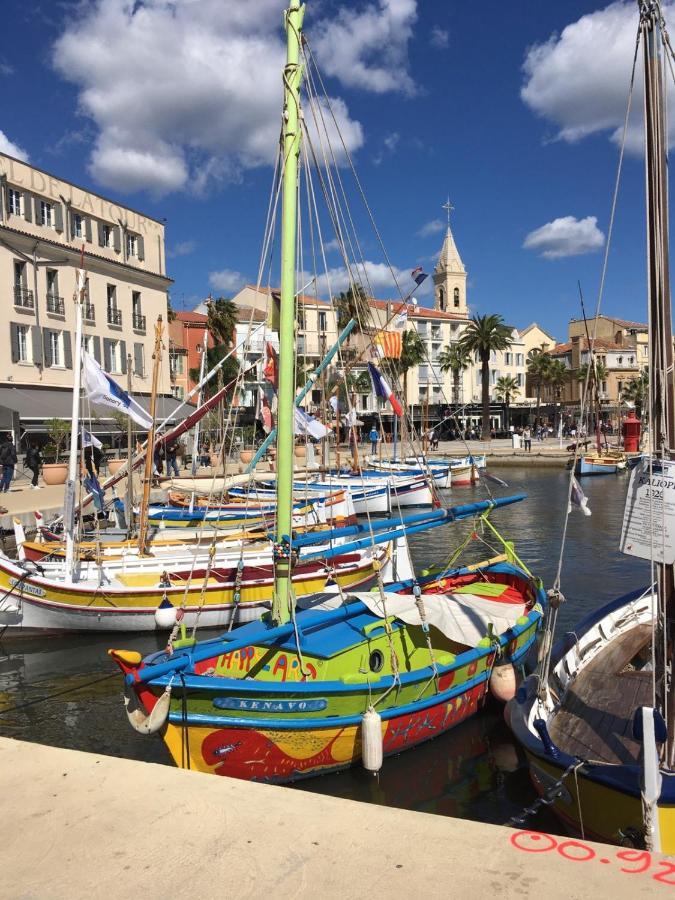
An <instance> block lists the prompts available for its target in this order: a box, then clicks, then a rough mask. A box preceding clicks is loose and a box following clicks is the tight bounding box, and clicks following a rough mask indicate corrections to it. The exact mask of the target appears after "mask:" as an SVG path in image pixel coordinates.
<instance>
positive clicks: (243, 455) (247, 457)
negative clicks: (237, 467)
mask: <svg viewBox="0 0 675 900" xmlns="http://www.w3.org/2000/svg"><path fill="white" fill-rule="evenodd" d="M239 459H240V460H241V461H242V462H243V463H250V462H251V460H252V459H253V450H240V451H239Z"/></svg>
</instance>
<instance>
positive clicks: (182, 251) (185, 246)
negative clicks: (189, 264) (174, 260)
mask: <svg viewBox="0 0 675 900" xmlns="http://www.w3.org/2000/svg"><path fill="white" fill-rule="evenodd" d="M196 246H197V242H196V241H179V242H178V243H177V244H174V245H173V247H171V248H170V249H169V250H167V252H166V255H167V256H189V255H190V254H191V253H194V251H195V248H196Z"/></svg>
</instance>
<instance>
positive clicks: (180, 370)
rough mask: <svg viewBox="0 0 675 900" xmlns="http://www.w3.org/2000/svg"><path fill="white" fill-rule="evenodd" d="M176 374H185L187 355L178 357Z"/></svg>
mask: <svg viewBox="0 0 675 900" xmlns="http://www.w3.org/2000/svg"><path fill="white" fill-rule="evenodd" d="M175 371H176V375H185V357H184V356H183V355H180V356H177V357H176V369H175Z"/></svg>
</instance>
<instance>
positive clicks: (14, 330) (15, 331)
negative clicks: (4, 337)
mask: <svg viewBox="0 0 675 900" xmlns="http://www.w3.org/2000/svg"><path fill="white" fill-rule="evenodd" d="M9 330H10V334H11V338H12V362H14V363H15V362H18V361H19V326H18V325H17V324H16V323H15V322H10V323H9Z"/></svg>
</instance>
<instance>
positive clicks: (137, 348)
mask: <svg viewBox="0 0 675 900" xmlns="http://www.w3.org/2000/svg"><path fill="white" fill-rule="evenodd" d="M134 372H135V373H136V375H145V372H144V371H143V344H134Z"/></svg>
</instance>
